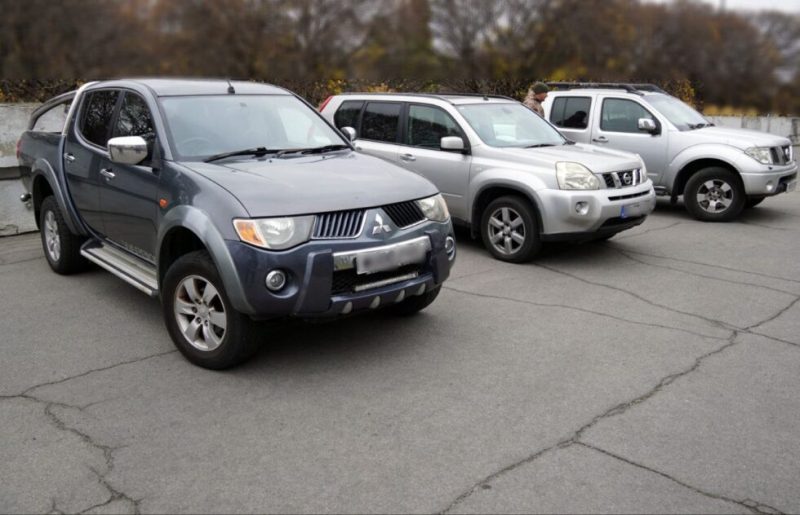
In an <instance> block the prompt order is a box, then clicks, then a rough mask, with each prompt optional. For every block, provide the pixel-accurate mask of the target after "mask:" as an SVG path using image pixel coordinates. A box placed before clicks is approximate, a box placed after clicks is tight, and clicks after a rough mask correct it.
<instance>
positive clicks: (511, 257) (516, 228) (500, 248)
mask: <svg viewBox="0 0 800 515" xmlns="http://www.w3.org/2000/svg"><path fill="white" fill-rule="evenodd" d="M481 235H482V237H483V244H484V246H486V248H487V249H488V250H489V252H491V253H492V255H493V256H494V257H495V258H497V259H499V260H501V261H508V262H509V263H524V262H526V261H530V260H531V259H533V257H534V256H535V255H536V254H537V253H538V252H539V250H540V249H541V247H542V242H541V240H540V238H539V227H538V225H537V223H536V214H535V213H534V211H533V207H532V206H531V204H530V202H528V201H527V200H525V199H523V198H521V197H517V196H506V197H500V198H497V199H495V200H493V201H492V202H491V203H490V204H489V205H488V206H487V207H486V209H485V210H484V211H483V216H482V217H481Z"/></svg>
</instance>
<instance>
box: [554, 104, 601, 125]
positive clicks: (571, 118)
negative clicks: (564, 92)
mask: <svg viewBox="0 0 800 515" xmlns="http://www.w3.org/2000/svg"><path fill="white" fill-rule="evenodd" d="M591 105H592V100H591V99H590V98H588V97H558V98H556V99H555V100H554V101H553V109H552V111H550V121H551V122H553V124H555V125H556V126H557V127H563V128H565V129H585V128H586V127H587V126H588V124H589V108H590V107H591Z"/></svg>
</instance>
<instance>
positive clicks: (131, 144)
mask: <svg viewBox="0 0 800 515" xmlns="http://www.w3.org/2000/svg"><path fill="white" fill-rule="evenodd" d="M108 154H109V156H111V162H112V163H119V164H123V165H138V164H139V163H141V162H142V161H144V159H145V158H146V157H147V142H146V141H145V140H144V138H142V137H141V136H124V137H121V138H111V139H110V140H108Z"/></svg>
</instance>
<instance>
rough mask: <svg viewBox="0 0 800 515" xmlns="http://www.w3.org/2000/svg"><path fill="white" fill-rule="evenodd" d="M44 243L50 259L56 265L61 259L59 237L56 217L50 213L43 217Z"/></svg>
mask: <svg viewBox="0 0 800 515" xmlns="http://www.w3.org/2000/svg"><path fill="white" fill-rule="evenodd" d="M44 241H45V246H46V247H47V253H48V254H49V255H50V259H51V260H52V261H53V262H56V263H57V262H58V260H59V259H61V236H59V234H58V222H57V221H56V215H55V213H53V212H52V211H48V212H47V213H45V215H44Z"/></svg>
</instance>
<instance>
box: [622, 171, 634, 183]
mask: <svg viewBox="0 0 800 515" xmlns="http://www.w3.org/2000/svg"><path fill="white" fill-rule="evenodd" d="M622 182H623V183H624V184H625V186H630V185H631V183H632V182H633V174H632V173H631V172H625V173H623V174H622Z"/></svg>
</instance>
